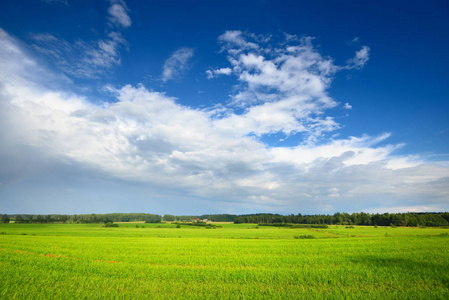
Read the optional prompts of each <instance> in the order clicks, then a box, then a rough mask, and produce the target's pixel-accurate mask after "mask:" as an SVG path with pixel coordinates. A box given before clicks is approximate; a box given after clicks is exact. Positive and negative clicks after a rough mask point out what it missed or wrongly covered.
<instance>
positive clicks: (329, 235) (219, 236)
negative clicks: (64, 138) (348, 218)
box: [0, 223, 449, 299]
mask: <svg viewBox="0 0 449 300" xmlns="http://www.w3.org/2000/svg"><path fill="white" fill-rule="evenodd" d="M219 225H221V228H217V229H206V228H201V227H193V226H184V225H181V228H176V225H174V224H144V223H120V224H119V227H118V228H113V227H111V228H106V227H102V226H101V224H0V233H1V235H0V275H1V278H2V280H1V281H0V298H1V299H44V298H51V299H80V298H82V299H99V298H112V299H128V298H134V299H139V298H152V299H180V298H183V299H186V298H203V299H248V298H252V299H261V298H262V299H300V298H301V299H321V298H323V297H326V298H347V299H362V298H363V299H379V298H383V299H397V298H405V299H448V298H449V272H447V270H449V247H448V246H449V236H448V234H447V232H448V231H449V229H445V228H415V227H414V228H402V227H398V228H391V227H381V226H379V227H378V228H374V227H371V226H355V227H354V228H346V226H329V228H326V229H311V228H278V227H270V226H267V227H265V226H260V227H259V226H257V225H256V224H219ZM136 226H138V228H137V227H136ZM142 227H143V228H142Z"/></svg>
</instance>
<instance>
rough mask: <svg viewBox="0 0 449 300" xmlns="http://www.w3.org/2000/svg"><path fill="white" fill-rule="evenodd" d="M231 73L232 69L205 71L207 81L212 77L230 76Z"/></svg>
mask: <svg viewBox="0 0 449 300" xmlns="http://www.w3.org/2000/svg"><path fill="white" fill-rule="evenodd" d="M231 73H232V69H231V68H221V69H216V70H207V71H206V74H207V78H208V79H212V78H214V77H218V76H220V75H228V76H229V75H231Z"/></svg>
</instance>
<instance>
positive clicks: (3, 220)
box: [2, 214, 9, 223]
mask: <svg viewBox="0 0 449 300" xmlns="http://www.w3.org/2000/svg"><path fill="white" fill-rule="evenodd" d="M2 223H9V217H8V215H7V214H4V215H3V216H2Z"/></svg>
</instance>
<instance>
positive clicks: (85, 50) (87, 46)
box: [33, 1, 131, 78]
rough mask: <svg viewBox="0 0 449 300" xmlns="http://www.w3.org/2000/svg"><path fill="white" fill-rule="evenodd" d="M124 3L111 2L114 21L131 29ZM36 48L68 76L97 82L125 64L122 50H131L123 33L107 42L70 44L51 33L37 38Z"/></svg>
mask: <svg viewBox="0 0 449 300" xmlns="http://www.w3.org/2000/svg"><path fill="white" fill-rule="evenodd" d="M126 11H128V9H127V7H126V4H125V2H124V1H111V6H110V7H109V9H108V12H109V14H110V16H111V17H110V21H111V22H112V23H113V24H115V25H116V26H118V27H129V26H130V25H131V19H130V18H129V16H128V15H127V14H126ZM33 41H34V44H33V48H34V49H35V50H36V51H39V52H40V53H43V54H45V55H47V56H48V57H49V58H51V59H52V60H53V61H54V63H55V64H56V65H57V66H58V67H59V68H60V69H61V70H62V71H64V72H65V73H67V74H69V75H72V76H75V77H78V78H97V77H98V76H100V75H102V74H104V73H105V72H107V71H108V70H110V69H112V68H113V67H115V66H118V65H120V64H121V58H120V50H121V49H122V48H124V47H127V46H128V43H127V42H126V40H125V39H124V38H123V35H122V34H121V33H120V32H119V31H111V32H109V33H107V36H106V37H105V38H103V39H99V40H94V41H89V42H87V41H83V40H76V41H74V42H69V41H66V40H64V39H61V38H58V37H56V36H54V35H52V34H50V33H39V34H34V35H33Z"/></svg>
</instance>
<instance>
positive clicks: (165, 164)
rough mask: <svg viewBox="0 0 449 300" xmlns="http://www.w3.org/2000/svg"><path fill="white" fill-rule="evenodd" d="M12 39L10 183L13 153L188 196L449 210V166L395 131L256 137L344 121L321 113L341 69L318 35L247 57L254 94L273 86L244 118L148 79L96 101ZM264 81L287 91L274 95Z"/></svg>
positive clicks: (4, 128) (257, 204) (264, 206)
mask: <svg viewBox="0 0 449 300" xmlns="http://www.w3.org/2000/svg"><path fill="white" fill-rule="evenodd" d="M0 45H1V46H2V47H0V64H1V65H2V68H1V69H0V83H1V84H0V144H1V145H2V147H0V165H2V166H3V167H2V169H1V170H0V182H7V181H8V178H9V177H8V176H10V174H13V173H14V170H15V168H17V166H16V165H14V164H13V163H11V161H19V162H20V164H19V165H21V167H22V168H29V169H32V168H33V167H34V165H35V164H38V161H40V162H45V163H46V164H50V163H53V164H58V165H59V166H61V165H62V166H63V167H59V168H58V172H59V173H58V174H61V172H69V171H65V170H73V169H74V168H75V169H76V170H78V171H77V172H80V174H81V175H79V176H80V177H86V176H87V177H89V178H91V177H92V178H109V179H113V180H118V181H121V182H131V183H133V184H136V185H143V186H145V187H149V188H150V190H158V192H160V193H162V194H165V195H170V197H172V198H176V199H179V201H180V203H181V202H183V201H184V202H189V201H192V200H191V199H203V200H204V201H205V202H208V203H209V202H213V203H214V206H220V207H232V208H234V209H235V207H250V208H251V210H252V211H257V210H264V211H280V212H289V211H291V212H298V211H301V212H314V213H316V212H330V213H332V212H334V209H335V208H338V209H339V210H353V211H354V210H355V211H358V210H367V209H369V208H372V209H375V208H377V207H415V206H416V207H418V206H423V207H424V206H425V207H440V208H442V209H449V204H448V202H449V193H448V189H447V187H448V181H449V179H448V178H449V168H448V167H447V165H446V166H445V165H444V164H439V165H437V164H432V163H426V162H424V161H423V160H422V159H420V158H419V157H414V156H410V157H407V156H397V155H395V151H396V150H397V149H398V148H399V147H401V146H402V145H400V144H399V145H395V144H393V145H386V142H387V141H388V138H389V136H390V135H389V134H388V133H387V134H382V135H379V136H377V137H370V136H362V137H351V138H348V139H338V140H336V139H333V140H332V139H331V140H328V141H327V142H322V143H321V144H320V145H314V144H313V143H305V144H302V143H300V144H299V145H297V146H295V147H270V146H268V145H266V144H264V143H262V142H261V141H260V140H259V139H258V138H257V137H255V136H253V135H251V133H257V134H263V133H266V132H274V131H279V130H280V131H283V132H285V133H289V132H292V131H300V130H303V131H307V132H308V131H312V130H334V129H335V128H334V127H335V126H336V123H335V122H334V121H333V120H332V119H327V118H326V117H324V116H323V117H320V118H318V117H316V116H313V115H314V114H317V112H324V108H326V107H333V106H334V104H333V103H334V102H333V100H330V99H328V98H327V96H326V91H325V86H326V84H327V82H328V79H329V77H327V75H323V74H324V73H325V71H324V70H321V71H320V70H319V68H320V67H319V66H320V65H321V64H319V62H322V61H323V60H326V59H323V58H321V56H319V55H318V54H317V53H316V51H314V50H313V49H311V48H310V47H309V46H307V44H300V45H299V47H302V50H293V49H292V51H293V52H288V53H287V52H286V50H285V48H284V49H282V48H280V50H279V51H280V54H276V55H274V56H272V57H270V58H269V59H268V58H261V57H260V56H261V55H259V54H257V55H256V54H254V55H253V56H250V55H249V54H248V53H247V54H245V53H242V54H240V56H239V57H237V58H236V59H237V62H236V63H235V64H234V65H233V71H236V70H238V68H240V70H239V71H238V74H240V75H239V76H243V77H245V76H253V77H254V78H252V79H251V80H249V79H242V82H243V83H245V84H246V89H247V91H248V93H256V91H257V92H258V93H260V94H263V93H264V94H265V95H261V96H260V97H258V98H257V99H256V101H255V102H254V104H253V105H252V106H251V105H250V104H249V103H251V101H249V100H248V99H247V100H246V101H245V107H246V112H245V113H243V114H242V115H238V114H236V113H229V112H227V113H225V114H223V115H221V116H217V114H215V113H213V112H211V111H208V110H198V109H192V108H189V107H186V106H183V105H180V104H178V103H177V102H176V100H175V99H173V98H170V97H168V96H167V95H165V94H161V93H157V92H152V91H149V90H148V89H146V88H145V87H144V86H142V85H140V86H131V85H125V86H123V87H119V88H114V87H112V86H108V87H107V90H108V91H109V92H110V93H112V94H113V95H115V96H116V98H117V102H116V103H106V102H105V103H104V104H101V105H94V104H92V103H91V102H89V101H88V99H86V98H85V97H83V96H80V95H76V94H71V93H67V92H61V91H59V90H55V89H49V88H47V87H45V85H42V84H41V83H40V81H39V80H42V76H40V74H39V73H35V72H29V70H35V69H38V68H40V67H39V66H38V64H37V63H36V62H35V61H34V60H33V59H32V58H30V57H29V56H28V55H26V54H25V53H24V51H23V50H22V49H21V47H20V46H18V44H17V43H16V42H15V41H14V40H13V39H11V38H10V37H9V36H8V35H7V34H6V33H4V32H0ZM298 51H299V52H298ZM292 53H294V54H292ZM312 66H313V67H312ZM250 68H253V69H250ZM312 70H314V71H312ZM245 72H246V73H247V74H245ZM298 72H299V74H301V75H302V77H308V76H309V77H310V78H314V76H316V77H317V80H318V81H319V82H321V83H320V84H313V85H312V86H311V87H308V88H305V87H295V86H294V85H290V84H289V80H290V77H293V78H296V77H298V80H304V79H301V78H302V77H301V76H300V75H299V74H298ZM323 72H324V73H323ZM287 75H288V76H287ZM45 78H47V77H45ZM245 78H246V77H245ZM301 82H302V81H301ZM303 84H304V85H305V86H307V85H308V84H309V83H308V81H307V80H305V81H304V83H303ZM249 85H252V87H251V88H250V87H249ZM264 85H270V86H273V88H275V89H277V90H279V91H282V92H279V93H280V94H281V96H279V97H277V96H276V95H277V94H273V95H272V96H273V97H272V99H271V98H270V97H269V96H270V95H271V94H272V92H271V91H268V92H265V91H263V90H262V86H264ZM304 89H306V90H307V89H308V90H310V91H311V92H310V94H309V93H307V92H306V91H305V90H304ZM279 93H278V94H279ZM298 98H299V100H298ZM321 98H324V99H321ZM243 100H244V99H243ZM316 102H317V103H316ZM218 109H219V108H217V110H218ZM326 122H328V123H327V124H326ZM301 126H302V127H301ZM314 126H315V127H314ZM25 162H26V163H25ZM48 172H50V171H48ZM126 198H127V199H130V200H129V201H130V202H132V201H133V200H132V197H126ZM183 205H185V204H183Z"/></svg>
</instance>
